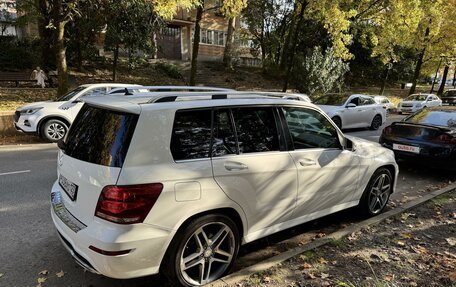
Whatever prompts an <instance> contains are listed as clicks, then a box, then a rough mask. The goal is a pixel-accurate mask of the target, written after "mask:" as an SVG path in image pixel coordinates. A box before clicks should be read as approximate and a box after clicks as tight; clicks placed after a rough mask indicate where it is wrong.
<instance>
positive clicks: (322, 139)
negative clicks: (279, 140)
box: [284, 108, 340, 149]
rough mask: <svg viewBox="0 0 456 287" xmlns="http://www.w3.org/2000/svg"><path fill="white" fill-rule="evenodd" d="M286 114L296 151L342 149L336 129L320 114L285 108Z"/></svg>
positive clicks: (307, 110) (302, 109)
mask: <svg viewBox="0 0 456 287" xmlns="http://www.w3.org/2000/svg"><path fill="white" fill-rule="evenodd" d="M284 112H285V119H286V121H287V124H288V129H289V131H290V134H291V138H292V140H293V144H294V148H295V149H307V148H339V147H340V143H339V137H338V134H337V131H336V129H335V128H334V127H333V125H331V123H330V122H329V121H328V120H327V119H326V118H325V117H324V116H323V115H322V114H320V113H319V112H317V111H314V110H311V109H304V108H284Z"/></svg>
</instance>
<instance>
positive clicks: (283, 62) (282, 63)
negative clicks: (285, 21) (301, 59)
mask: <svg viewBox="0 0 456 287" xmlns="http://www.w3.org/2000/svg"><path fill="white" fill-rule="evenodd" d="M299 7H300V5H299V3H298V1H295V4H294V7H293V15H292V16H291V17H292V18H291V23H290V31H289V32H288V35H287V37H286V38H285V43H284V44H283V50H282V55H281V57H280V70H282V71H283V70H285V67H286V65H287V64H288V58H289V55H290V53H289V50H290V44H291V42H292V41H293V35H294V33H295V30H297V28H295V27H296V21H297V18H298V15H300V14H301V13H300V12H298V9H299Z"/></svg>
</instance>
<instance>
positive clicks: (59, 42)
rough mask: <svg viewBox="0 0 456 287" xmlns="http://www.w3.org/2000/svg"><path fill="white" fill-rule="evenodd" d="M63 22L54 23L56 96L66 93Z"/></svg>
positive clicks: (66, 68)
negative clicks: (57, 83) (56, 74)
mask: <svg viewBox="0 0 456 287" xmlns="http://www.w3.org/2000/svg"><path fill="white" fill-rule="evenodd" d="M65 24H66V22H65V21H60V22H58V23H56V26H57V30H56V38H55V39H56V43H55V48H56V55H57V58H56V64H57V72H58V80H59V87H58V89H57V94H58V95H59V96H61V95H64V94H65V93H66V92H67V91H68V67H67V62H66V47H65V38H64V34H65Z"/></svg>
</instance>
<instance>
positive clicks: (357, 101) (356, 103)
mask: <svg viewBox="0 0 456 287" xmlns="http://www.w3.org/2000/svg"><path fill="white" fill-rule="evenodd" d="M349 104H355V105H357V106H359V105H360V104H361V103H360V100H359V97H354V98H353V99H351V100H350V103H349Z"/></svg>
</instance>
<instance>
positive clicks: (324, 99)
mask: <svg viewBox="0 0 456 287" xmlns="http://www.w3.org/2000/svg"><path fill="white" fill-rule="evenodd" d="M349 97H350V95H347V94H329V95H324V96H321V97H319V98H318V99H316V100H315V101H314V104H316V105H328V106H342V105H343V104H345V102H346V101H347V99H348V98H349Z"/></svg>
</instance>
